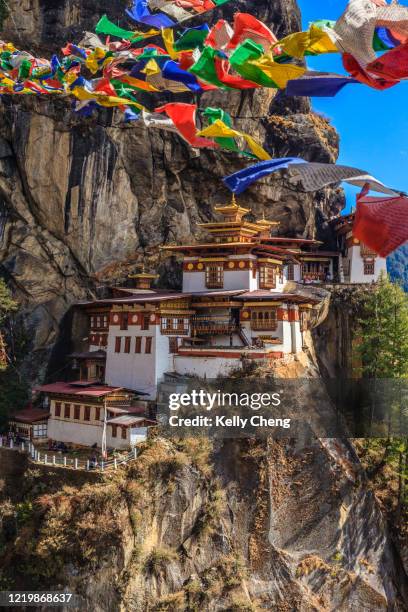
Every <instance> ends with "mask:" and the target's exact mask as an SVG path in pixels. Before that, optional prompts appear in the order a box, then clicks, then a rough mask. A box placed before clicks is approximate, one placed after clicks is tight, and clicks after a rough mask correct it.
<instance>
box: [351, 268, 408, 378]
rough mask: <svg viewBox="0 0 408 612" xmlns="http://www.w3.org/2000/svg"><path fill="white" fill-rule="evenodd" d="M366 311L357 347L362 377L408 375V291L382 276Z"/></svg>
mask: <svg viewBox="0 0 408 612" xmlns="http://www.w3.org/2000/svg"><path fill="white" fill-rule="evenodd" d="M363 310H364V315H363V317H362V318H360V320H359V324H360V328H361V341H360V344H359V348H358V350H359V352H360V355H361V358H362V374H363V376H365V377H367V378H372V379H379V378H406V377H408V294H406V293H405V292H404V290H403V289H402V288H401V287H400V285H398V284H396V283H392V282H390V280H389V279H388V278H387V277H386V276H382V277H381V278H380V280H379V282H378V284H377V285H376V287H375V288H374V289H373V291H372V292H370V293H368V294H367V297H366V301H365V304H364V306H363Z"/></svg>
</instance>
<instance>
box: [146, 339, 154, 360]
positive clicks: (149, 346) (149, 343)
mask: <svg viewBox="0 0 408 612" xmlns="http://www.w3.org/2000/svg"><path fill="white" fill-rule="evenodd" d="M152 342H153V338H151V337H150V336H148V337H147V338H146V345H145V353H146V355H147V354H150V353H151V352H152Z"/></svg>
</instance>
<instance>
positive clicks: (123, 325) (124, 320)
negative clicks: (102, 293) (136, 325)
mask: <svg viewBox="0 0 408 612" xmlns="http://www.w3.org/2000/svg"><path fill="white" fill-rule="evenodd" d="M128 327H129V314H128V313H127V312H122V317H121V319H120V329H127V328H128Z"/></svg>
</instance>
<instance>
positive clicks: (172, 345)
mask: <svg viewBox="0 0 408 612" xmlns="http://www.w3.org/2000/svg"><path fill="white" fill-rule="evenodd" d="M177 352H178V340H177V338H174V337H173V338H169V353H170V355H174V354H175V353H177Z"/></svg>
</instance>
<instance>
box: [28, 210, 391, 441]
mask: <svg viewBox="0 0 408 612" xmlns="http://www.w3.org/2000/svg"><path fill="white" fill-rule="evenodd" d="M215 210H216V212H217V213H218V215H219V217H220V219H219V221H217V222H211V223H205V224H202V228H203V229H204V230H205V231H206V232H207V234H208V239H207V240H206V241H205V242H203V243H200V244H191V245H181V246H166V247H164V248H163V250H164V251H165V252H167V253H168V254H171V255H173V256H179V257H181V259H182V265H183V288H182V291H181V292H174V291H172V292H170V291H163V290H154V289H151V284H152V281H154V280H155V278H156V277H155V276H154V275H152V274H146V273H141V274H136V275H135V276H134V277H133V278H135V279H136V287H135V288H133V289H132V288H119V287H116V288H113V289H112V295H111V297H109V298H106V299H100V300H95V301H91V302H83V303H81V304H78V305H77V306H78V308H80V309H81V310H82V311H83V312H85V313H86V315H87V316H88V320H89V334H88V346H87V351H86V352H84V353H74V354H73V355H72V356H71V357H72V358H73V360H74V364H75V367H76V370H77V372H78V376H79V381H77V382H73V383H54V384H51V385H44V386H42V387H40V388H39V389H38V390H39V391H41V392H43V393H45V394H46V395H47V397H48V398H49V410H50V418H49V424H48V436H49V438H52V439H53V440H57V441H63V442H71V443H77V444H81V445H86V446H91V445H93V444H98V445H99V441H100V440H101V438H102V437H103V438H104V440H105V443H106V444H107V446H108V447H114V448H127V447H129V446H132V445H133V444H135V443H136V441H137V440H138V439H139V437H140V436H142V435H143V433H144V432H145V428H146V426H147V425H148V423H147V422H146V419H145V420H143V417H142V416H141V415H140V410H141V406H142V404H146V401H144V402H141V401H140V400H136V399H135V398H136V397H139V398H140V397H142V398H143V400H150V401H154V400H155V399H156V394H157V387H158V384H159V383H160V382H161V381H162V380H163V378H164V375H165V374H166V373H176V374H179V375H195V376H198V377H201V378H216V377H218V376H227V375H228V374H229V373H230V372H231V371H232V370H236V369H239V368H242V366H243V364H244V363H248V362H251V361H256V362H258V363H268V362H269V361H270V360H275V359H281V358H282V357H284V356H285V355H288V354H298V353H300V352H301V351H302V350H303V345H304V341H303V340H304V338H303V336H304V333H305V331H306V330H307V329H308V326H309V320H310V313H311V312H312V311H313V308H315V307H316V306H317V304H318V303H319V300H318V299H315V298H313V297H310V295H306V293H307V292H305V291H303V294H302V284H311V283H325V282H329V283H332V282H333V281H334V280H336V279H337V281H340V282H351V283H367V282H372V281H375V280H376V279H378V277H379V275H380V273H381V272H382V271H383V270H385V260H382V259H381V258H377V257H376V256H375V255H374V254H373V253H371V252H369V251H368V250H367V249H365V247H364V246H363V245H360V244H357V243H356V242H355V241H354V239H353V238H352V224H353V217H352V216H348V217H339V218H338V219H336V220H334V222H333V223H334V228H335V231H336V235H337V240H338V249H339V250H338V251H337V252H332V251H323V250H321V249H320V247H321V243H320V242H318V241H316V240H308V239H303V238H285V237H278V236H273V235H272V233H273V230H274V229H276V228H277V226H278V225H279V224H278V223H276V222H273V221H267V220H265V219H261V220H258V221H255V222H250V221H247V220H245V217H246V216H247V215H248V213H250V211H249V210H248V209H246V208H243V207H241V206H239V205H238V204H237V203H236V202H235V199H233V201H232V203H231V204H229V205H227V206H222V207H219V208H216V209H215ZM309 293H310V292H309Z"/></svg>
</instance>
